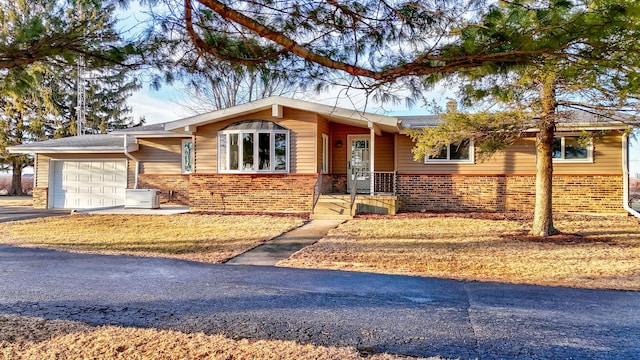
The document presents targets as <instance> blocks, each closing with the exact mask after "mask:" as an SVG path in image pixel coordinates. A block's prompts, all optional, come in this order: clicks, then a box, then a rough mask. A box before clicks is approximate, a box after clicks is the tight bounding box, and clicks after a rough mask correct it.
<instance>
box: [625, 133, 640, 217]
mask: <svg viewBox="0 0 640 360" xmlns="http://www.w3.org/2000/svg"><path fill="white" fill-rule="evenodd" d="M622 176H623V180H624V189H623V190H624V193H623V197H622V206H623V207H624V209H625V210H627V211H628V212H629V214H631V215H633V216H635V217H638V218H640V213H639V212H637V211H636V210H634V209H633V208H632V207H631V206H629V134H627V133H624V134H622Z"/></svg>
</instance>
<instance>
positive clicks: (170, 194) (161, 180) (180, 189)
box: [138, 174, 189, 205]
mask: <svg viewBox="0 0 640 360" xmlns="http://www.w3.org/2000/svg"><path fill="white" fill-rule="evenodd" d="M138 188H140V189H160V191H161V192H160V202H161V203H171V204H177V205H189V175H152V174H138Z"/></svg>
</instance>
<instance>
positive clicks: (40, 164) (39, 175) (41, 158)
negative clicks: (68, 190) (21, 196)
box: [33, 154, 49, 187]
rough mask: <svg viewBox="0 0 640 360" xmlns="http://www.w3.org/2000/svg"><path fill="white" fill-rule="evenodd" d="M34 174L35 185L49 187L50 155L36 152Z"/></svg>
mask: <svg viewBox="0 0 640 360" xmlns="http://www.w3.org/2000/svg"><path fill="white" fill-rule="evenodd" d="M35 165H36V166H35V174H34V180H33V181H34V183H33V186H34V187H49V184H48V183H47V182H48V180H49V157H48V156H46V155H42V154H36V164H35Z"/></svg>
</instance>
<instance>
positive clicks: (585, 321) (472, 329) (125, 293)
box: [0, 246, 640, 359]
mask: <svg viewBox="0 0 640 360" xmlns="http://www.w3.org/2000/svg"><path fill="white" fill-rule="evenodd" d="M0 313H3V314H18V315H28V316H41V317H45V318H48V319H70V320H79V321H84V322H88V323H91V324H96V325H98V324H113V325H121V326H137V327H156V328H162V329H175V330H180V331H185V332H195V331H203V332H205V333H225V334H227V335H229V336H239V337H250V338H269V339H290V340H296V341H300V342H311V343H315V344H323V345H345V346H355V347H358V348H360V349H366V350H368V351H386V352H391V353H399V354H406V355H413V356H434V355H440V356H443V357H447V358H461V359H467V358H481V359H502V358H523V359H529V358H563V359H567V358H583V359H586V358H589V359H596V358H602V359H604V358H607V359H629V358H635V357H637V355H638V354H639V353H640V342H639V341H638V338H639V337H640V293H636V292H620V291H596V290H580V289H567V288H554V287H539V286H524V285H505V284H497V283H480V282H460V281H450V280H441V279H429V278H418V277H407V276H390V275H375V274H364V273H355V272H340V271H320V270H300V269H288V268H276V267H260V266H242V265H237V266H230V265H211V264H202V263H193V262H186V261H179V260H170V259H158V258H138V257H127V256H101V255H87V254H70V253H64V252H56V251H47V250H36V249H23V248H14V247H7V246H0Z"/></svg>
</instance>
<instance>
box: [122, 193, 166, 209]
mask: <svg viewBox="0 0 640 360" xmlns="http://www.w3.org/2000/svg"><path fill="white" fill-rule="evenodd" d="M124 207H126V208H138V209H159V208H160V190H158V189H127V191H126V193H125V200H124Z"/></svg>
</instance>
